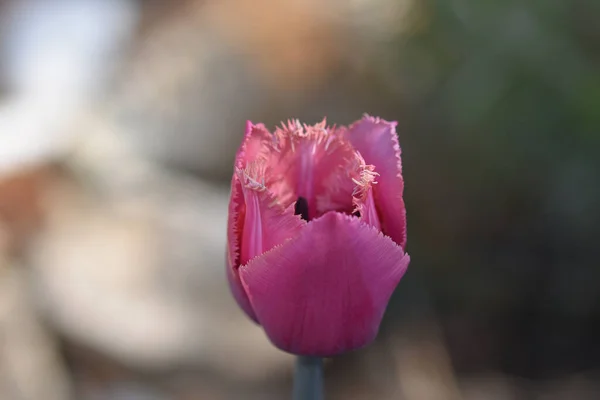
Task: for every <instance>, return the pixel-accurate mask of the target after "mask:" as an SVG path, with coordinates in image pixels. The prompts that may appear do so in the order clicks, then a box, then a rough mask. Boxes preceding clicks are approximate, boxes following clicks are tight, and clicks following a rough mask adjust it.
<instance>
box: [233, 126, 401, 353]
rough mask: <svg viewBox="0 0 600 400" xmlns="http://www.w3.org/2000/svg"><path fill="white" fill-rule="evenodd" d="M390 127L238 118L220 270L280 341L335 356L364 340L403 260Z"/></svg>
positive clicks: (296, 349) (375, 326)
mask: <svg viewBox="0 0 600 400" xmlns="http://www.w3.org/2000/svg"><path fill="white" fill-rule="evenodd" d="M395 127H396V122H387V121H384V120H382V119H379V118H373V117H370V116H365V117H363V118H362V119H361V120H359V121H357V122H355V123H354V124H352V125H350V126H349V127H347V128H346V127H342V128H335V127H326V125H325V121H323V122H322V123H320V124H316V125H315V126H307V125H304V126H302V125H300V123H299V122H298V121H292V122H289V123H288V124H287V125H284V126H283V127H282V128H277V129H276V130H275V133H273V134H271V133H269V131H268V130H267V129H266V128H265V126H264V125H262V124H258V125H254V124H252V123H251V122H248V123H247V126H246V135H245V137H244V140H243V143H242V145H241V147H240V149H239V151H238V153H237V157H236V161H235V172H234V174H233V178H232V182H231V198H230V202H229V221H228V232H227V233H228V251H227V263H228V266H227V275H228V278H229V282H230V286H231V290H232V292H233V294H234V296H235V298H236V300H237V301H238V303H239V305H240V306H241V307H242V309H243V310H244V311H245V312H246V313H247V314H248V315H249V316H250V318H252V319H253V320H254V321H256V322H257V323H259V324H260V325H262V327H263V328H264V330H265V332H266V333H267V335H268V337H269V339H270V340H271V342H273V344H274V345H275V346H277V347H278V348H280V349H282V350H284V351H287V352H290V353H293V354H299V355H310V356H320V357H324V356H333V355H336V354H340V353H344V352H346V351H350V350H354V349H357V348H360V347H363V346H365V345H367V344H368V343H370V342H371V341H373V340H374V339H375V336H376V335H377V332H378V330H379V325H380V323H381V319H382V317H383V313H384V311H385V308H386V306H387V303H388V301H389V298H390V296H391V294H392V292H393V291H394V289H395V287H396V285H397V284H398V282H399V281H400V278H402V276H403V275H404V273H405V271H406V269H407V267H408V263H409V261H410V257H409V256H408V255H407V254H406V253H405V252H404V248H405V245H406V211H405V208H404V201H403V199H402V192H403V189H404V183H403V179H402V166H401V160H400V146H399V145H398V139H397V136H396V130H395Z"/></svg>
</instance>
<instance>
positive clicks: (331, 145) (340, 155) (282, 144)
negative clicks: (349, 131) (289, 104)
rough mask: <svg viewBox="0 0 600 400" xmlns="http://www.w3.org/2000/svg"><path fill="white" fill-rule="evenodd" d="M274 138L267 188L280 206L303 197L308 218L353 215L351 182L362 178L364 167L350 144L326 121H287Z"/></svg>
mask: <svg viewBox="0 0 600 400" xmlns="http://www.w3.org/2000/svg"><path fill="white" fill-rule="evenodd" d="M273 136H274V138H275V139H274V143H275V145H274V146H273V150H272V151H271V153H270V158H269V162H268V167H267V168H268V170H269V173H268V176H267V182H266V185H267V187H268V188H269V190H270V191H271V192H272V193H273V194H274V195H275V196H276V197H277V199H279V200H280V201H281V203H282V204H284V205H288V204H291V203H292V202H295V201H296V199H297V198H298V197H302V198H304V199H305V200H306V202H307V205H308V219H313V218H317V217H319V216H321V215H323V214H325V213H326V212H328V211H334V210H335V211H344V212H348V213H350V212H352V205H353V204H352V193H353V190H354V188H355V186H356V183H355V182H354V181H353V179H357V180H359V179H362V174H363V170H364V169H365V165H364V160H363V159H362V158H361V157H360V156H359V155H358V153H357V152H356V151H355V150H354V148H353V147H352V145H351V144H350V142H348V141H347V140H346V139H344V138H343V137H341V136H340V135H337V134H336V132H335V130H334V129H331V128H328V127H327V126H326V123H325V121H323V122H321V123H319V124H316V125H314V126H308V125H301V124H300V122H299V121H289V122H288V124H287V125H283V126H282V127H281V128H277V129H276V130H275V132H274V134H273Z"/></svg>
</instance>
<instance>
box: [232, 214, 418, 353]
mask: <svg viewBox="0 0 600 400" xmlns="http://www.w3.org/2000/svg"><path fill="white" fill-rule="evenodd" d="M408 263H409V257H408V255H406V254H405V253H404V251H403V250H402V248H401V247H400V246H398V245H397V244H396V243H394V242H393V241H392V240H391V239H390V238H389V237H386V236H384V235H383V234H381V232H379V231H377V229H375V228H373V227H371V226H368V225H366V224H364V223H362V222H360V221H359V220H358V219H357V218H355V217H351V216H348V215H344V214H340V213H337V212H329V213H326V214H325V215H323V216H322V217H320V218H318V219H316V220H313V221H311V222H310V223H309V224H308V225H307V226H306V228H305V229H303V230H302V231H301V233H300V234H299V235H298V236H297V237H296V238H295V239H294V240H290V241H287V242H286V243H284V244H283V245H281V246H279V247H276V248H274V249H273V250H271V251H269V252H267V253H265V254H263V255H262V256H260V257H257V258H255V259H254V260H252V261H251V262H250V263H248V264H247V265H245V266H242V267H241V268H240V277H241V279H242V282H243V284H244V286H245V288H246V292H247V293H248V295H249V297H250V301H251V303H252V306H253V308H254V312H255V313H256V316H257V318H258V321H259V323H260V324H261V325H262V326H263V327H264V329H265V331H266V333H267V335H268V336H269V338H270V340H271V341H272V342H273V344H274V345H275V346H277V347H279V348H280V349H282V350H284V351H287V352H290V353H293V354H303V355H313V356H332V355H336V354H340V353H343V352H346V351H349V350H353V349H357V348H360V347H362V346H364V345H366V344H368V343H369V342H371V341H372V340H373V339H374V338H375V336H376V335H377V332H378V330H379V324H380V322H381V318H382V317H383V313H384V311H385V308H386V306H387V303H388V301H389V297H390V296H391V294H392V292H393V291H394V288H395V287H396V285H397V284H398V282H399V281H400V278H401V277H402V275H404V272H405V271H406V268H407V267H408Z"/></svg>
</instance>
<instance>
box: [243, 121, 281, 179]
mask: <svg viewBox="0 0 600 400" xmlns="http://www.w3.org/2000/svg"><path fill="white" fill-rule="evenodd" d="M272 140H273V137H272V136H271V134H270V133H269V131H268V130H267V128H265V126H264V125H263V124H256V125H254V124H253V123H252V122H251V121H246V133H245V134H244V140H243V141H242V145H241V146H240V148H239V149H238V152H237V154H236V157H235V166H236V167H238V168H245V167H246V165H247V164H248V163H251V162H253V161H256V160H257V159H259V158H260V157H261V156H262V157H263V158H265V157H266V154H267V153H268V151H269V147H268V143H270V142H271V141H272Z"/></svg>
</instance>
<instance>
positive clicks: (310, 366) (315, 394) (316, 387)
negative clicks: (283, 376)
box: [292, 356, 324, 400]
mask: <svg viewBox="0 0 600 400" xmlns="http://www.w3.org/2000/svg"><path fill="white" fill-rule="evenodd" d="M323 398H324V396H323V359H322V358H319V357H305V356H298V357H297V358H296V369H295V371H294V390H293V396H292V399H293V400H323Z"/></svg>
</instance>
